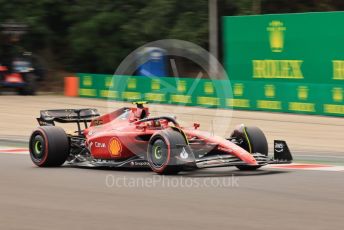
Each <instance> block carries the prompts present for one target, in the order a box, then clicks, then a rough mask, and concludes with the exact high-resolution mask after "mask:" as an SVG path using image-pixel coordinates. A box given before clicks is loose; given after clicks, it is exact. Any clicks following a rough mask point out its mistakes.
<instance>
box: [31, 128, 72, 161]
mask: <svg viewBox="0 0 344 230" xmlns="http://www.w3.org/2000/svg"><path fill="white" fill-rule="evenodd" d="M29 150H30V157H31V160H32V162H33V163H34V164H35V165H37V166H39V167H57V166H61V165H63V163H64V162H65V161H66V159H67V157H68V155H69V140H68V137H67V135H66V133H65V132H64V130H63V129H62V128H60V127H56V126H42V127H39V128H38V129H37V130H35V131H34V132H33V133H32V134H31V137H30V142H29Z"/></svg>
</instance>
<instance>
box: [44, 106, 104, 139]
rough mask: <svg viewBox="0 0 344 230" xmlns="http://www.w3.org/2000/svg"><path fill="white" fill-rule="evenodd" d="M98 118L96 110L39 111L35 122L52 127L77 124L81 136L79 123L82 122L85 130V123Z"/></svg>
mask: <svg viewBox="0 0 344 230" xmlns="http://www.w3.org/2000/svg"><path fill="white" fill-rule="evenodd" d="M99 116H100V114H99V113H98V110H97V109H56V110H41V111H40V117H39V118H37V121H38V124H39V125H40V126H54V125H55V122H59V123H77V125H78V133H79V134H81V128H80V122H83V123H84V124H85V128H87V122H91V121H92V120H93V119H94V118H95V117H99Z"/></svg>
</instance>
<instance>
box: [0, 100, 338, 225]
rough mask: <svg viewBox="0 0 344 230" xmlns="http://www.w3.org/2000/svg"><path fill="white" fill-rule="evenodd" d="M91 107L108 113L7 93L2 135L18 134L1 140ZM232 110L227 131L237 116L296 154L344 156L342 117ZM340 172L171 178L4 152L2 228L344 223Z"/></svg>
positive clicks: (200, 115)
mask: <svg viewBox="0 0 344 230" xmlns="http://www.w3.org/2000/svg"><path fill="white" fill-rule="evenodd" d="M122 104H124V103H117V105H122ZM93 105H96V107H98V108H99V109H100V110H101V111H102V112H106V110H107V104H106V103H104V102H103V101H100V100H86V99H69V98H64V97H56V96H39V97H17V96H2V97H1V98H0V108H1V110H0V114H1V118H2V119H1V121H0V128H1V129H0V139H4V138H5V139H6V138H10V139H11V140H12V141H11V142H6V141H1V142H0V145H2V146H16V145H17V144H18V143H17V142H18V141H25V140H27V136H28V135H29V134H30V132H31V130H32V129H33V128H34V127H35V126H36V125H35V124H34V123H33V122H34V117H35V116H37V114H38V110H40V109H46V108H61V107H67V108H73V107H95V106H93ZM15 108H17V109H15ZM19 108H20V109H19ZM154 110H155V112H156V113H159V112H164V110H165V111H169V110H171V107H165V106H160V107H158V106H155V107H154ZM154 110H153V111H154ZM190 111H191V114H192V113H194V112H195V111H192V110H191V109H190ZM179 112H180V111H179ZM196 112H197V113H196V114H197V116H196V118H197V119H199V120H201V121H204V122H206V121H207V118H208V117H210V116H211V110H204V109H198V110H197V111H196ZM177 116H179V117H183V114H182V113H181V112H180V114H178V115H177ZM223 116H224V117H226V116H230V115H229V114H227V111H224V112H223ZM233 116H234V117H233V118H232V120H233V122H232V123H233V124H232V123H231V124H230V128H232V127H233V126H234V124H235V123H238V122H245V123H248V124H257V125H258V126H261V127H264V129H265V132H266V133H267V135H268V136H269V137H270V138H271V139H273V138H277V137H283V138H286V139H287V140H288V142H289V145H290V147H291V149H292V150H294V152H295V154H296V157H298V158H299V159H300V158H302V157H304V158H305V160H309V159H310V157H309V156H312V157H315V158H316V161H321V159H322V157H324V156H327V157H328V159H329V161H335V160H334V159H341V157H343V156H344V155H343V151H342V148H340V146H342V145H343V142H342V140H343V133H344V132H339V131H340V130H341V131H343V126H344V123H343V120H342V119H340V118H327V117H310V116H302V115H283V114H269V113H262V112H242V111H235V112H234V113H233ZM185 117H186V116H185ZM185 117H184V118H185ZM191 118H194V117H192V116H191ZM191 118H190V119H191ZM185 119H186V120H188V118H187V117H186V118H185ZM201 125H202V124H201ZM206 125H207V124H205V126H206ZM11 127H12V128H11ZM295 128H299V130H295ZM216 129H219V127H215V131H216ZM318 132H321V134H322V135H321V136H318V135H317V133H318ZM333 133H335V134H336V135H334V136H333V135H332V138H331V137H330V135H331V134H333ZM22 145H23V143H21V144H20V146H19V147H21V146H22ZM24 145H25V144H24ZM331 156H336V157H339V158H333V157H331ZM339 164H341V162H340V161H339ZM343 177H344V172H326V171H303V170H285V169H261V170H258V171H257V172H240V171H237V170H236V169H235V168H219V169H207V170H201V171H196V172H188V173H183V174H181V175H179V176H170V177H161V176H157V175H155V174H154V173H152V172H151V171H145V170H144V171H127V170H106V169H85V168H72V167H68V166H64V167H61V168H48V169H46V168H37V167H35V166H33V164H32V162H31V160H30V159H29V156H28V155H18V154H13V153H12V154H10V153H0V183H1V185H0V229H1V230H2V229H4V230H11V229H16V230H17V229H25V230H29V229H32V230H40V229H42V230H43V229H44V230H47V229H48V230H49V229H80V230H81V229H82V230H86V229H151V230H154V229H159V230H161V229H164V230H165V229H197V230H199V229H264V230H266V229H274V230H275V229H286V230H287V229H288V230H290V229H302V230H304V229H312V230H317V229H319V230H320V229H321V230H323V229H326V230H331V229H336V230H338V229H342V228H343V226H344V218H343V216H344V215H343V213H344V192H343V191H344V184H343Z"/></svg>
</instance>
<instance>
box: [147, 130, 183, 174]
mask: <svg viewBox="0 0 344 230" xmlns="http://www.w3.org/2000/svg"><path fill="white" fill-rule="evenodd" d="M186 146H187V143H186V140H185V137H184V136H183V135H182V134H181V133H180V132H178V131H176V130H172V129H171V130H170V129H169V130H163V131H161V132H158V133H156V134H154V135H153V136H152V137H151V139H150V140H149V145H148V150H147V160H148V163H149V165H150V167H151V169H152V170H153V171H154V172H156V173H158V174H165V175H171V174H177V173H179V172H180V171H181V170H182V165H181V164H179V163H180V162H179V163H177V161H176V156H178V155H180V154H181V153H183V151H184V152H185V153H186V155H185V156H187V155H188V153H187V152H186V151H187V150H186V149H187V148H186Z"/></svg>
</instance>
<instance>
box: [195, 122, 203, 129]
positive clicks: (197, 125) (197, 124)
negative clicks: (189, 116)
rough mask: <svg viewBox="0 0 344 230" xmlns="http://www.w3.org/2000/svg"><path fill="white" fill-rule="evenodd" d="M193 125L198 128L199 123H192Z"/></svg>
mask: <svg viewBox="0 0 344 230" xmlns="http://www.w3.org/2000/svg"><path fill="white" fill-rule="evenodd" d="M193 126H194V128H195V129H198V128H199V127H200V126H201V125H200V124H199V123H194V124H193Z"/></svg>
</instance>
